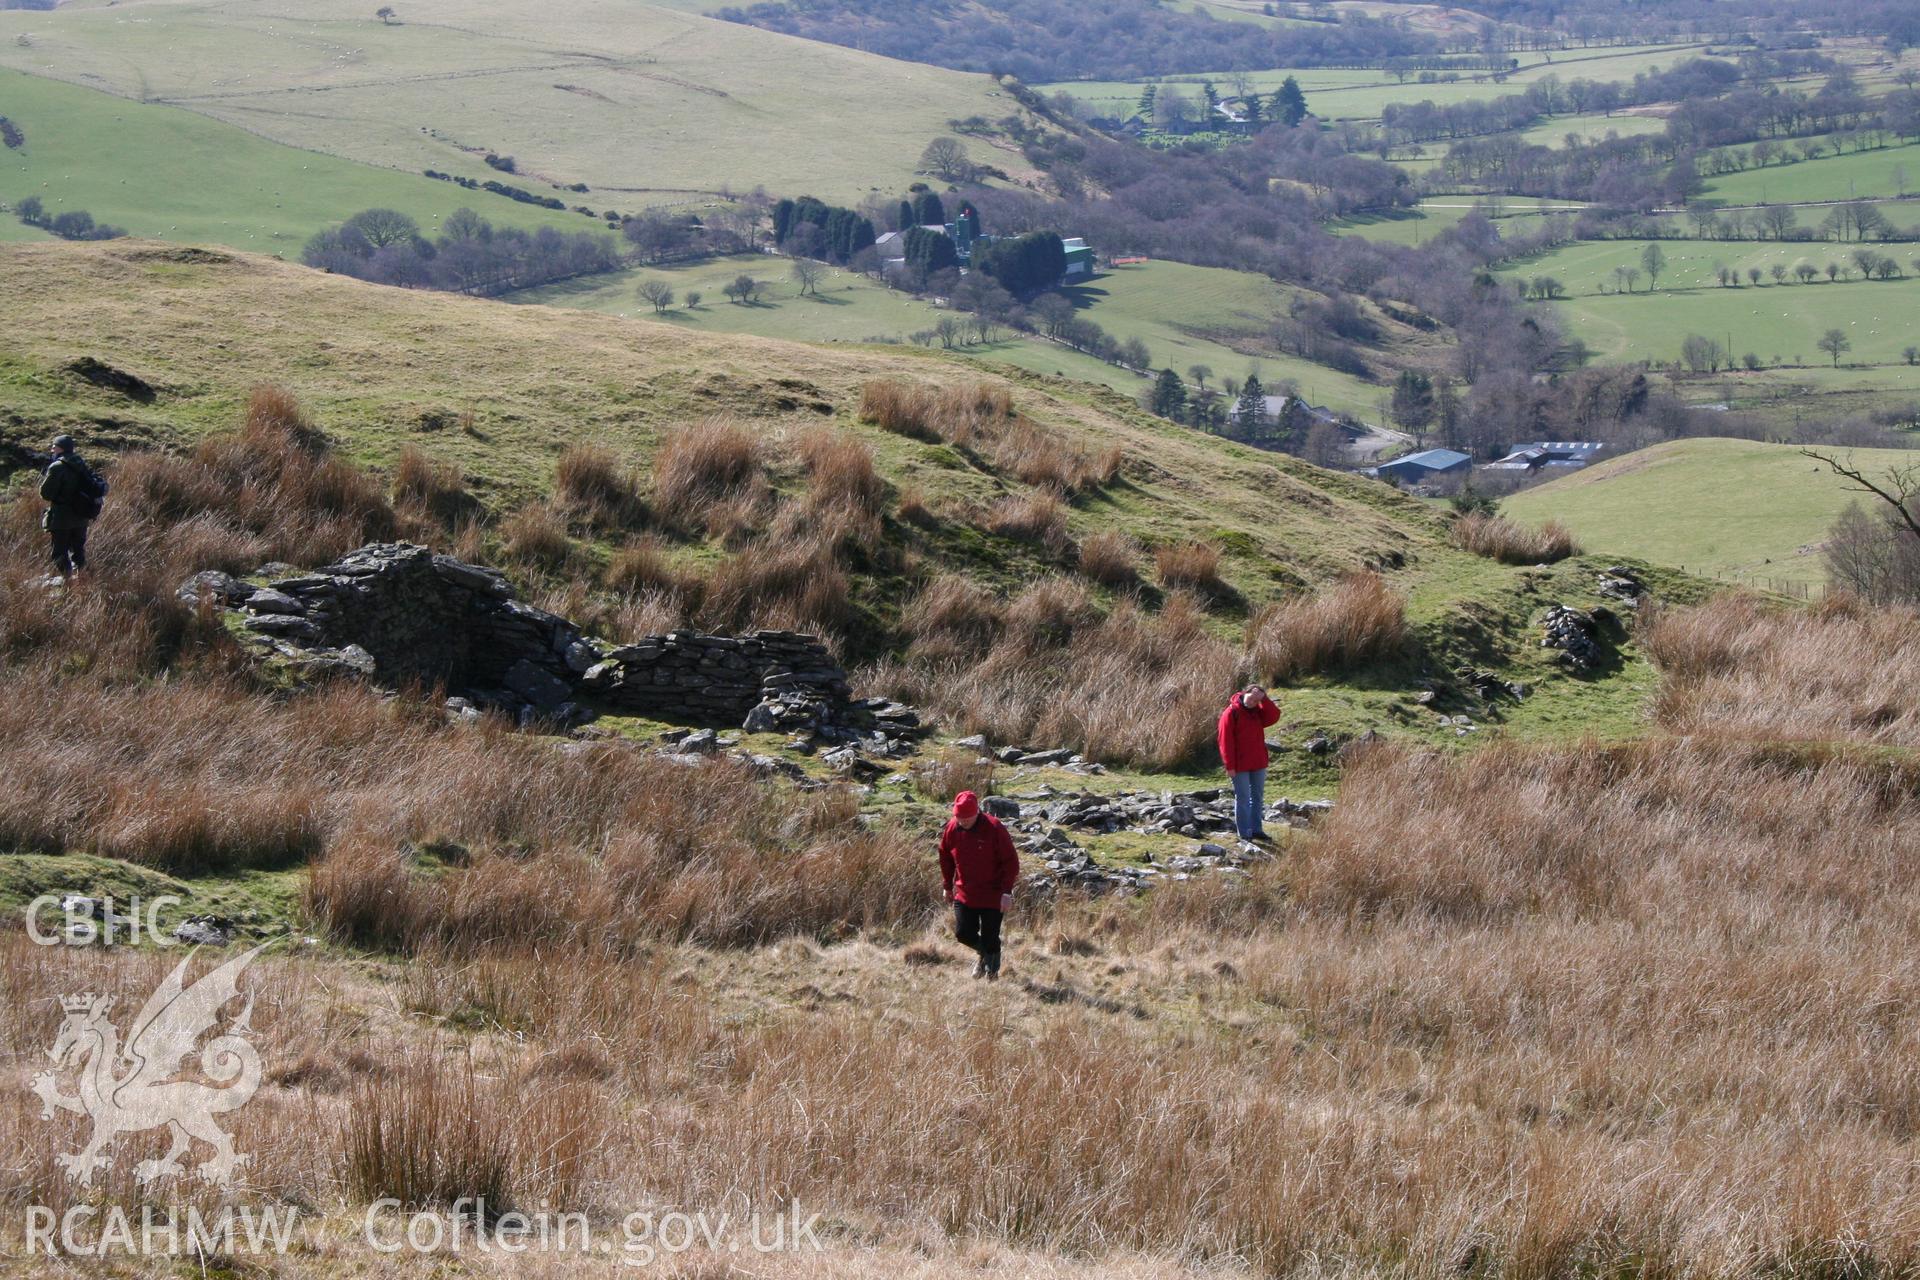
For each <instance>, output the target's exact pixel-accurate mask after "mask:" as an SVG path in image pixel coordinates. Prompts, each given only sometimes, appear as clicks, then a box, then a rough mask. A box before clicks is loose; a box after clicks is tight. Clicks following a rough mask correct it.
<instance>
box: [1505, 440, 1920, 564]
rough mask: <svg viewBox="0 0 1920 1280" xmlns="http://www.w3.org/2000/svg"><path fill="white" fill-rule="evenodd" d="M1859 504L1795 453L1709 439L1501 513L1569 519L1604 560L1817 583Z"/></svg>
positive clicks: (1884, 454)
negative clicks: (1831, 531)
mask: <svg viewBox="0 0 1920 1280" xmlns="http://www.w3.org/2000/svg"><path fill="white" fill-rule="evenodd" d="M1841 452H1842V453H1843V454H1845V455H1848V456H1849V457H1850V459H1851V461H1852V462H1853V463H1854V464H1856V465H1858V466H1861V467H1863V468H1865V469H1867V470H1868V471H1872V470H1874V469H1877V468H1885V467H1888V466H1892V465H1896V464H1900V463H1905V462H1911V461H1912V459H1913V455H1912V454H1911V453H1909V452H1907V451H1906V450H1901V449H1849V450H1842V451H1841ZM1860 497H1861V495H1859V494H1857V493H1853V492H1851V491H1849V490H1848V489H1847V487H1846V484H1845V482H1844V481H1842V480H1840V479H1839V478H1838V477H1836V476H1834V475H1833V474H1832V473H1831V472H1829V471H1828V470H1827V469H1826V468H1825V467H1824V466H1822V465H1820V464H1819V463H1817V462H1814V461H1813V460H1812V459H1809V458H1806V457H1803V456H1801V454H1800V453H1799V451H1798V450H1797V449H1796V448H1795V447H1794V446H1792V445H1784V444H1764V443H1761V442H1759V441H1753V440H1724V439H1701V440H1676V441H1670V442H1668V443H1666V444H1660V445H1655V446H1654V447H1652V448H1650V449H1643V450H1640V451H1639V452H1637V453H1631V454H1627V455H1626V456H1624V457H1621V458H1616V459H1613V460H1611V461H1607V462H1601V463H1596V464H1595V465H1593V466H1591V467H1588V468H1586V469H1584V470H1581V471H1577V472H1574V473H1573V474H1571V475H1568V476H1564V477H1562V478H1560V479H1558V480H1553V481H1549V482H1548V483H1546V484H1543V485H1540V486H1539V487H1537V488H1533V489H1528V490H1526V491H1525V492H1522V493H1518V494H1515V495H1514V496H1513V497H1511V498H1508V499H1506V500H1505V502H1504V503H1503V504H1502V509H1503V511H1504V512H1505V513H1506V514H1508V515H1510V516H1513V517H1514V518H1516V519H1519V520H1523V521H1526V522H1529V523H1537V522H1539V521H1542V520H1546V519H1549V518H1551V519H1555V520H1559V521H1560V522H1561V523H1563V524H1565V525H1566V526H1567V527H1568V528H1570V529H1571V530H1573V533H1574V535H1575V536H1576V537H1577V538H1578V539H1579V540H1580V542H1581V544H1582V545H1583V546H1584V547H1585V548H1586V549H1587V550H1588V551H1589V552H1593V553H1596V554H1601V555H1622V556H1633V557H1637V558H1644V559H1648V560H1653V561H1657V562H1659V563H1661V564H1668V565H1675V566H1682V565H1683V566H1685V567H1686V568H1687V569H1688V570H1689V571H1692V572H1695V573H1702V574H1706V575H1709V576H1711V575H1717V574H1724V575H1726V576H1728V577H1732V578H1742V579H1749V580H1759V581H1761V582H1763V583H1764V581H1765V580H1766V579H1768V578H1773V579H1778V580H1780V581H1782V582H1807V583H1817V582H1824V581H1825V580H1826V576H1827V574H1826V566H1825V565H1824V564H1823V563H1822V560H1821V557H1820V554H1819V544H1820V543H1821V542H1822V541H1823V540H1824V539H1825V537H1826V532H1827V528H1828V526H1830V525H1831V524H1832V523H1833V520H1834V517H1835V516H1837V515H1839V514H1840V513H1841V512H1842V511H1843V510H1845V509H1846V507H1847V505H1848V504H1849V503H1850V502H1853V501H1855V500H1856V499H1859V498H1860ZM1868 501H1871V500H1870V499H1868Z"/></svg>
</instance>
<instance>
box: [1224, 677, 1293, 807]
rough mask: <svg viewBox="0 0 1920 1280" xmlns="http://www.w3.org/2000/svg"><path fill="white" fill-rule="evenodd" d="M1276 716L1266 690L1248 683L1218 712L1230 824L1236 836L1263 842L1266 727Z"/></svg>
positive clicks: (1265, 804) (1267, 758)
mask: <svg viewBox="0 0 1920 1280" xmlns="http://www.w3.org/2000/svg"><path fill="white" fill-rule="evenodd" d="M1279 719H1280V706H1279V704H1278V703H1276V702H1275V701H1274V700H1273V699H1272V698H1270V697H1268V696H1267V691H1266V690H1265V689H1262V688H1261V687H1260V686H1259V685H1257V684H1250V685H1248V686H1247V687H1246V688H1244V689H1242V690H1241V691H1240V692H1238V693H1236V694H1234V695H1233V698H1232V700H1231V701H1229V702H1228V703H1227V709H1226V710H1225V711H1222V712H1221V713H1220V724H1219V736H1220V763H1222V764H1224V765H1225V766H1226V767H1227V777H1229V778H1230V779H1232V780H1233V826H1234V830H1235V831H1237V832H1239V834H1240V838H1241V839H1242V840H1247V841H1258V842H1265V841H1266V840H1267V839H1268V837H1267V833H1266V831H1265V830H1264V829H1263V825H1262V824H1263V823H1264V822H1265V820H1266V812H1267V797H1266V790H1267V765H1268V764H1269V763H1270V762H1271V757H1269V756H1268V754H1267V730H1268V729H1269V728H1271V727H1272V726H1273V724H1274V723H1275V722H1276V721H1278V720H1279Z"/></svg>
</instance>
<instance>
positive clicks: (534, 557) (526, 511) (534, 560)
mask: <svg viewBox="0 0 1920 1280" xmlns="http://www.w3.org/2000/svg"><path fill="white" fill-rule="evenodd" d="M500 534H501V547H502V549H503V550H504V551H505V552H506V553H507V556H508V557H509V558H510V559H512V560H516V561H518V562H520V563H521V564H524V565H531V566H534V567H536V568H541V569H550V570H557V569H562V568H564V567H565V566H566V565H567V563H568V562H569V561H571V560H572V559H573V555H574V543H573V538H572V536H571V535H570V534H569V533H568V532H567V517H566V513H565V512H563V511H561V510H560V509H559V508H558V507H556V506H554V505H553V503H551V502H530V503H528V504H527V505H526V506H524V507H521V508H520V509H519V510H518V511H516V512H514V513H513V514H512V515H510V516H508V517H507V518H506V519H505V520H503V521H502V522H501V524H500Z"/></svg>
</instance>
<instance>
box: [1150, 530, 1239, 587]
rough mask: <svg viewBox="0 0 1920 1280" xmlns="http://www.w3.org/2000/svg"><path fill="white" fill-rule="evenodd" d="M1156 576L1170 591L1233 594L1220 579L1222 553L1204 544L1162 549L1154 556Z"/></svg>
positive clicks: (1191, 543) (1186, 543)
mask: <svg viewBox="0 0 1920 1280" xmlns="http://www.w3.org/2000/svg"><path fill="white" fill-rule="evenodd" d="M1153 567H1154V572H1155V573H1157V574H1158V575H1159V578H1160V585H1161V586H1163V587H1165V588H1167V589H1168V590H1169V591H1195V592H1199V593H1202V594H1204V595H1210V596H1217V595H1224V594H1227V593H1229V592H1230V591H1231V588H1230V587H1228V586H1227V584H1226V582H1225V581H1223V580H1222V579H1221V577H1220V552H1219V550H1218V549H1217V548H1214V547H1210V546H1208V545H1206V544H1205V543H1203V542H1183V543H1180V544H1179V545H1177V546H1172V547H1160V548H1158V549H1156V550H1155V551H1154V553H1153Z"/></svg>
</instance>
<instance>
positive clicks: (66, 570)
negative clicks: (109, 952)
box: [47, 525, 87, 577]
mask: <svg viewBox="0 0 1920 1280" xmlns="http://www.w3.org/2000/svg"><path fill="white" fill-rule="evenodd" d="M47 536H49V537H50V538H52V539H53V567H54V568H56V569H58V570H59V571H60V574H61V576H62V577H64V576H66V575H67V574H71V573H78V572H79V571H80V570H82V569H84V568H86V567H87V526H85V525H81V526H80V527H79V528H78V529H49V530H47Z"/></svg>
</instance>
